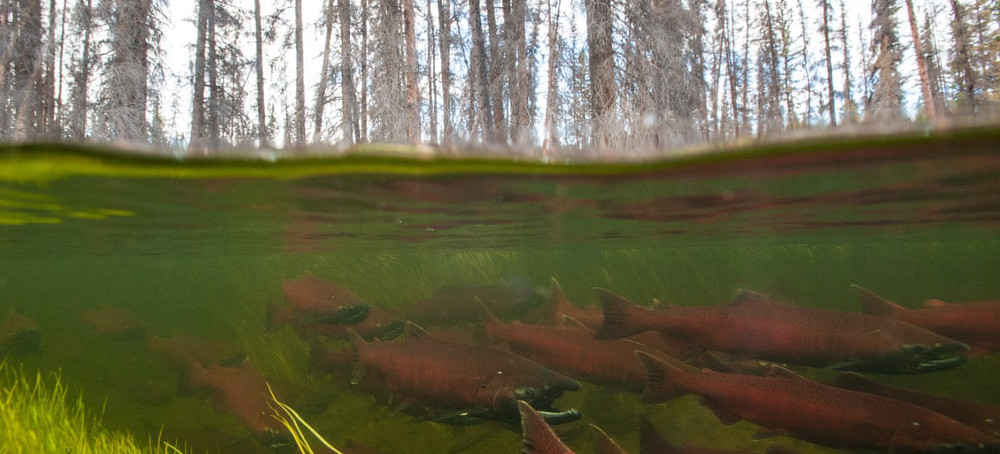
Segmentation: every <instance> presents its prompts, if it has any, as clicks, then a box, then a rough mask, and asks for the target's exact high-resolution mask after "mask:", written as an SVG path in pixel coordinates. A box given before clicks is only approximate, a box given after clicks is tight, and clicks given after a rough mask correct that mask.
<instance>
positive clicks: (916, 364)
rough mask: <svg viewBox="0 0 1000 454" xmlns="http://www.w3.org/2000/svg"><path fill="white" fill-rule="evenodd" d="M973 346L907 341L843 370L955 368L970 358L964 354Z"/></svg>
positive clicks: (899, 371) (915, 371)
mask: <svg viewBox="0 0 1000 454" xmlns="http://www.w3.org/2000/svg"><path fill="white" fill-rule="evenodd" d="M967 351H969V346H968V345H966V344H963V343H961V342H957V341H956V342H953V343H943V344H941V343H939V344H934V345H931V346H928V345H924V344H907V345H904V346H902V347H901V348H900V349H899V350H897V351H896V352H895V353H893V354H892V355H889V356H887V357H880V358H874V359H871V360H868V361H863V362H858V363H855V364H851V365H849V366H847V367H843V369H849V370H856V371H861V372H876V373H886V374H922V373H926V372H936V371H941V370H946V369H953V368H955V367H958V366H961V365H962V364H965V363H966V362H968V361H969V358H968V357H967V356H964V355H963V354H964V353H965V352H967Z"/></svg>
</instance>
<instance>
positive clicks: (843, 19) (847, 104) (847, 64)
mask: <svg viewBox="0 0 1000 454" xmlns="http://www.w3.org/2000/svg"><path fill="white" fill-rule="evenodd" d="M840 44H841V47H842V48H843V51H844V116H843V119H842V121H841V123H842V124H843V123H847V124H854V123H857V122H858V108H857V104H856V103H855V102H854V97H853V96H852V95H851V85H852V83H851V55H850V53H849V51H848V49H850V46H849V45H848V42H847V10H846V9H845V8H844V0H840Z"/></svg>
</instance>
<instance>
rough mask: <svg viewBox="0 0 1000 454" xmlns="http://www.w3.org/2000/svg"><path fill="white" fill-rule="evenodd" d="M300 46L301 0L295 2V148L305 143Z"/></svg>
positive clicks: (302, 55)
mask: <svg viewBox="0 0 1000 454" xmlns="http://www.w3.org/2000/svg"><path fill="white" fill-rule="evenodd" d="M302 46H303V45H302V0H295V143H294V144H293V145H295V146H303V145H305V143H306V81H305V55H304V54H305V51H304V49H303V47H302Z"/></svg>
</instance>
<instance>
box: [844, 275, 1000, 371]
mask: <svg viewBox="0 0 1000 454" xmlns="http://www.w3.org/2000/svg"><path fill="white" fill-rule="evenodd" d="M852 287H853V288H854V290H855V291H856V292H857V294H858V297H859V298H860V299H861V305H862V312H864V313H866V314H873V315H884V316H887V317H892V318H894V319H896V320H901V321H904V322H906V323H910V324H913V325H917V326H920V327H923V328H927V329H929V330H931V331H934V332H935V333H938V334H940V335H942V336H947V337H950V338H953V339H956V340H960V341H962V342H965V343H967V344H969V346H971V347H972V351H971V352H970V354H971V355H973V356H977V355H981V354H985V353H989V352H995V351H998V350H1000V301H979V302H970V303H957V304H951V303H945V302H944V301H941V300H928V301H926V302H925V303H924V307H921V308H918V309H907V308H905V307H903V306H900V305H898V304H896V303H893V302H892V301H889V300H887V299H885V298H883V297H881V296H879V295H877V294H875V293H874V292H872V291H871V290H868V289H866V288H863V287H859V286H857V285H854V286H852Z"/></svg>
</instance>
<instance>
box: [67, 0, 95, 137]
mask: <svg viewBox="0 0 1000 454" xmlns="http://www.w3.org/2000/svg"><path fill="white" fill-rule="evenodd" d="M93 11H94V9H93V6H92V3H91V0H79V2H78V3H77V4H76V6H75V7H74V10H73V23H74V29H75V30H76V31H77V32H78V33H79V35H80V36H82V38H81V39H82V40H83V42H82V44H81V51H80V56H79V58H78V59H74V60H73V63H72V67H73V69H72V72H71V73H72V78H73V84H72V88H71V89H70V116H69V117H70V123H69V138H70V139H73V140H83V138H84V137H85V136H86V135H87V117H88V116H89V113H90V103H89V100H88V96H89V90H90V80H91V72H92V71H93V63H92V62H91V37H90V36H91V32H92V31H93V29H94V26H95V25H94V19H93Z"/></svg>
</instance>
